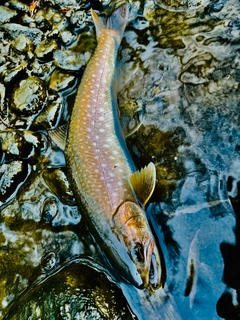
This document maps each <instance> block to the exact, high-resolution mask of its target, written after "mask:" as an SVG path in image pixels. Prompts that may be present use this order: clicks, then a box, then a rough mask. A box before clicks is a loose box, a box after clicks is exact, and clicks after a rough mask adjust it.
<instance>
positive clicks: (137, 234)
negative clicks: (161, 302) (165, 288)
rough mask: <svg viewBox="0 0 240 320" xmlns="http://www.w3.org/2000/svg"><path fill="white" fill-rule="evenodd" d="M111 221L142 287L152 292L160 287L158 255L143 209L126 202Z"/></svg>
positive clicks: (160, 274)
mask: <svg viewBox="0 0 240 320" xmlns="http://www.w3.org/2000/svg"><path fill="white" fill-rule="evenodd" d="M113 221H114V223H115V225H116V227H117V229H118V236H119V237H120V236H121V238H122V240H123V242H124V245H125V246H126V248H127V251H128V254H129V256H130V258H131V260H132V261H133V263H134V265H135V266H136V269H137V272H138V273H139V275H140V277H141V279H142V286H143V287H144V288H148V289H153V290H156V289H157V288H159V287H161V276H162V270H161V260H160V254H159V251H158V248H157V246H156V242H155V239H154V237H153V235H152V232H151V229H150V227H149V224H148V221H147V218H146V216H145V212H144V211H143V209H142V208H141V207H140V206H139V205H138V204H136V203H134V202H131V201H126V202H124V203H123V204H122V205H121V206H120V207H119V208H118V210H117V212H116V213H115V215H114V217H113Z"/></svg>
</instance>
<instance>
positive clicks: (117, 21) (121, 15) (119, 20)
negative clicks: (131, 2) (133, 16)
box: [91, 4, 128, 41]
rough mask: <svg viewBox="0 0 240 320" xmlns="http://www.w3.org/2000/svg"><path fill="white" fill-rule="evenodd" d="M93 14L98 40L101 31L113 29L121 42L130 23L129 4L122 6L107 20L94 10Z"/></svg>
mask: <svg viewBox="0 0 240 320" xmlns="http://www.w3.org/2000/svg"><path fill="white" fill-rule="evenodd" d="M91 14H92V18H93V22H94V24H95V28H96V33H97V38H98V37H99V34H100V32H101V30H103V29H111V30H115V31H117V32H118V33H119V35H120V41H121V39H122V37H123V33H124V30H125V27H126V24H127V21H128V5H127V4H124V5H122V6H120V7H119V8H118V9H117V10H116V11H114V12H113V14H112V15H111V16H110V17H107V18H104V17H99V16H98V15H97V14H96V12H95V11H94V10H93V9H91Z"/></svg>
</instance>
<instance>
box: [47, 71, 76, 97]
mask: <svg viewBox="0 0 240 320" xmlns="http://www.w3.org/2000/svg"><path fill="white" fill-rule="evenodd" d="M75 80H76V77H75V76H70V75H69V74H68V73H63V72H61V71H59V70H57V69H56V70H54V71H53V73H52V75H51V78H50V83H49V89H50V90H53V91H55V92H60V91H63V90H66V89H70V88H71V87H73V85H74V83H75Z"/></svg>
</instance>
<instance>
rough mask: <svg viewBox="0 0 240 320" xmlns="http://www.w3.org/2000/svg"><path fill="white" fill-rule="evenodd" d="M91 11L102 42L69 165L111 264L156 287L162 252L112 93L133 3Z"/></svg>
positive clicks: (74, 120) (79, 102)
mask: <svg viewBox="0 0 240 320" xmlns="http://www.w3.org/2000/svg"><path fill="white" fill-rule="evenodd" d="M92 16H93V20H94V22H95V26H96V31H97V38H98V45H97V48H96V50H95V52H94V54H93V56H92V58H91V59H90V61H89V63H88V65H87V67H86V70H85V72H84V75H83V78H82V81H81V84H80V86H79V89H78V92H77V95H76V100H75V104H74V108H73V112H72V116H71V121H70V126H69V131H68V139H67V148H66V160H67V167H68V171H69V175H70V179H71V183H72V185H73V190H74V194H75V197H76V200H77V203H78V206H79V208H80V209H81V211H82V213H83V214H84V216H85V217H86V218H87V220H88V222H89V224H90V225H91V227H93V229H94V234H96V235H97V240H100V241H101V245H102V246H103V247H104V250H105V253H106V256H107V257H108V259H109V260H110V262H111V263H112V265H113V266H114V267H116V269H117V270H118V271H119V273H120V274H121V275H122V277H123V278H125V279H126V280H127V281H129V282H131V283H133V284H134V285H135V286H137V287H143V286H144V287H148V286H149V285H151V286H153V287H154V288H157V287H159V286H160V281H161V267H160V257H159V253H158V250H157V247H156V244H155V240H154V238H153V236H152V233H151V230H150V227H149V225H148V222H147V219H146V216H145V212H144V210H143V208H142V206H141V205H140V203H139V199H138V198H137V196H136V193H135V191H134V188H133V184H134V183H133V184H131V182H130V180H129V179H130V177H131V176H132V177H134V176H133V173H134V172H135V166H134V164H133V161H132V159H131V156H130V154H129V152H128V149H127V147H126V144H125V141H124V137H123V135H122V132H121V128H120V124H119V121H118V115H117V104H116V96H115V95H114V92H113V81H114V74H115V64H116V57H117V51H118V47H119V44H120V42H121V37H122V35H123V32H124V29H125V26H126V23H127V17H128V8H127V5H123V6H121V7H119V8H118V9H117V10H116V11H115V12H114V13H113V14H112V16H111V17H109V18H108V19H104V18H101V17H98V16H97V15H96V13H95V12H94V11H92ZM152 166H153V167H154V165H153V164H152ZM153 167H151V168H150V171H151V170H152V168H153ZM145 170H146V171H147V170H148V171H149V168H145ZM154 170H155V167H154ZM143 171H144V170H143ZM143 171H142V175H143V176H144V174H143ZM140 175H141V174H140ZM151 281H152V282H151Z"/></svg>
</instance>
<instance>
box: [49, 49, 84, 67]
mask: <svg viewBox="0 0 240 320" xmlns="http://www.w3.org/2000/svg"><path fill="white" fill-rule="evenodd" d="M53 57H54V62H55V64H56V66H58V67H59V68H61V69H63V70H70V71H78V70H79V69H81V68H82V67H84V65H85V63H86V62H85V58H84V55H83V54H81V53H75V52H72V51H70V50H64V51H63V50H56V51H55V52H54V54H53Z"/></svg>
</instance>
